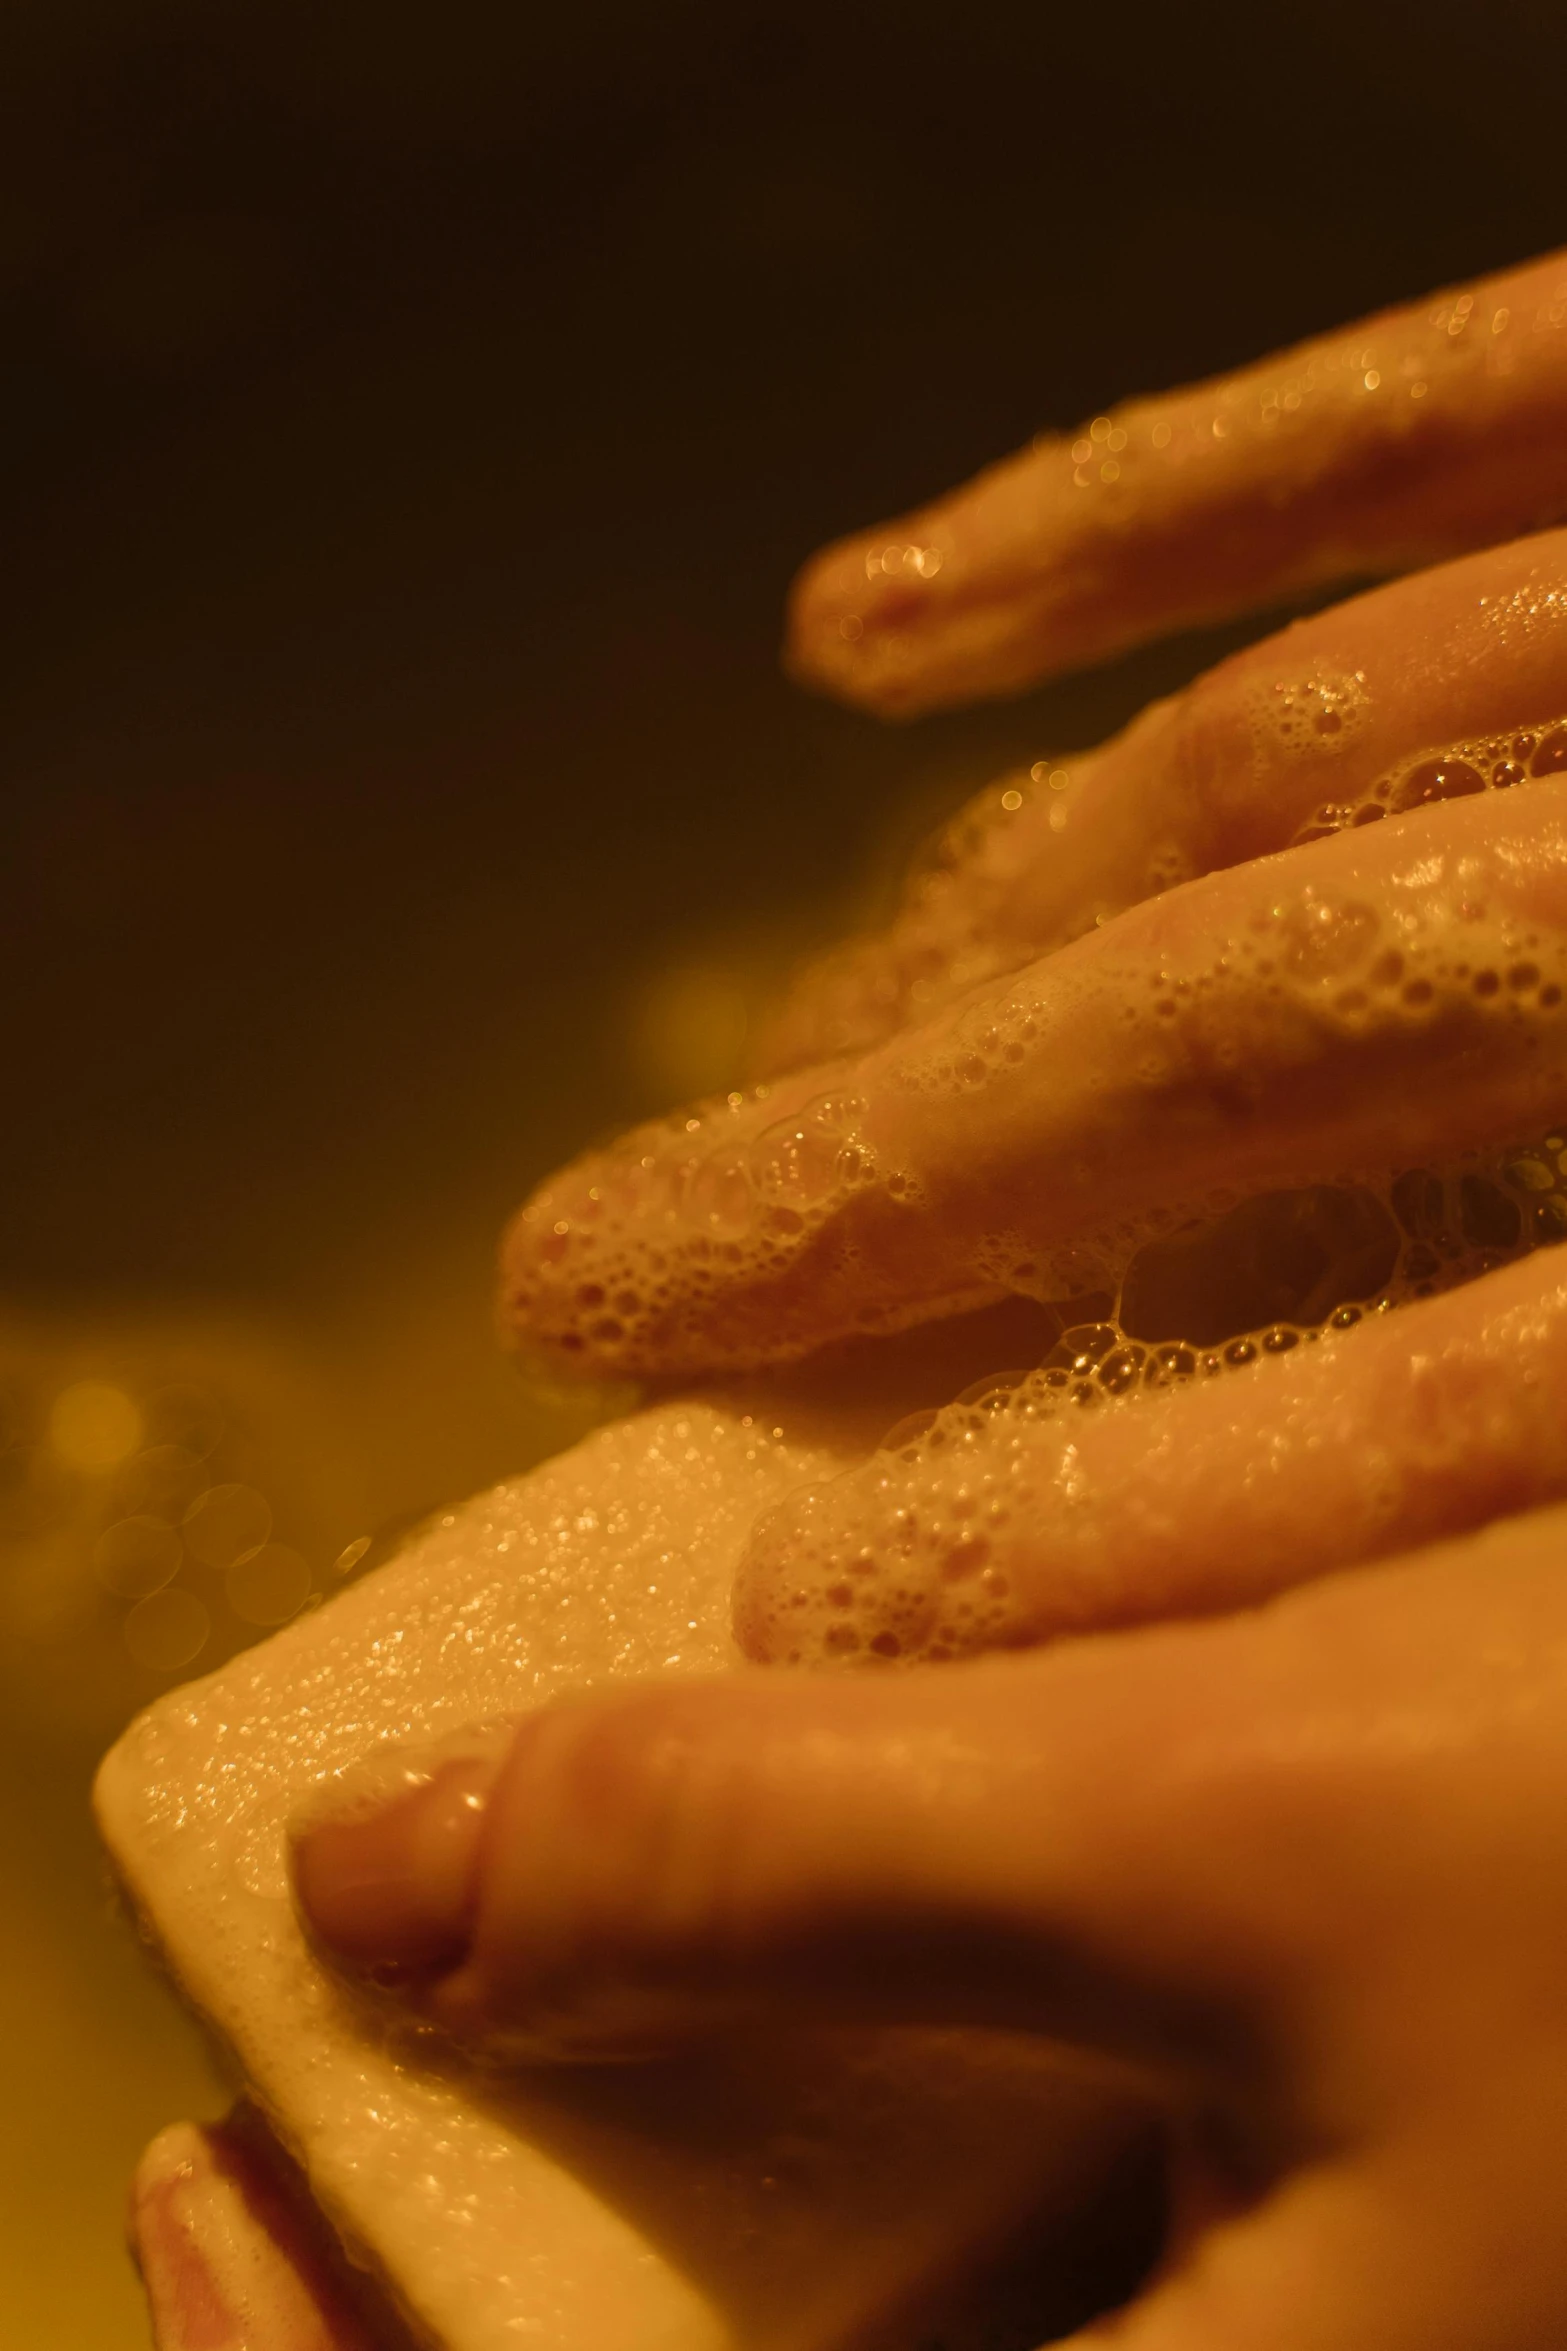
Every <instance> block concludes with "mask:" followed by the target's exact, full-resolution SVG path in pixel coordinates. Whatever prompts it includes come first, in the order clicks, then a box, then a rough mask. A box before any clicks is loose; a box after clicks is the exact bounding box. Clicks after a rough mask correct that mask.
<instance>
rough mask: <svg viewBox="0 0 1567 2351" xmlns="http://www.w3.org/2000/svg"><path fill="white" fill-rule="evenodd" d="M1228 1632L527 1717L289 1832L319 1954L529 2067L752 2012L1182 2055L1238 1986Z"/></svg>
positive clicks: (1251, 1689) (579, 1706) (733, 1687)
mask: <svg viewBox="0 0 1567 2351" xmlns="http://www.w3.org/2000/svg"><path fill="white" fill-rule="evenodd" d="M1243 1637H1244V1636H1243V1635H1241V1634H1239V1633H1237V1632H1236V1631H1235V1630H1233V1629H1232V1628H1231V1627H1229V1626H1225V1625H1220V1626H1213V1625H1209V1626H1202V1627H1190V1628H1174V1629H1169V1630H1163V1629H1161V1630H1159V1631H1157V1632H1151V1633H1146V1634H1142V1633H1139V1634H1132V1635H1124V1634H1123V1635H1121V1636H1119V1637H1118V1638H1116V1639H1114V1640H1108V1639H1107V1640H1091V1641H1084V1642H1080V1643H1077V1644H1074V1645H1071V1646H1069V1647H1063V1648H1059V1649H1055V1650H1052V1651H1047V1652H1043V1653H1036V1654H1033V1655H1030V1656H1027V1657H1010V1658H1001V1659H986V1660H981V1661H979V1662H977V1663H975V1664H972V1665H962V1666H951V1665H949V1666H942V1667H934V1668H927V1669H913V1670H909V1671H907V1672H903V1673H890V1674H887V1675H885V1676H869V1675H853V1676H845V1675H823V1676H820V1677H818V1676H812V1675H806V1674H799V1675H787V1676H784V1675H779V1676H776V1677H775V1676H772V1675H749V1674H739V1675H735V1676H731V1677H728V1678H725V1679H723V1680H720V1681H713V1682H709V1683H694V1682H693V1683H684V1684H680V1683H676V1684H669V1683H658V1684H648V1685H645V1686H640V1687H636V1688H633V1689H629V1690H624V1691H620V1692H617V1693H613V1694H603V1695H598V1696H595V1697H593V1698H590V1699H585V1700H578V1701H575V1702H572V1703H569V1704H565V1705H560V1706H555V1707H550V1708H547V1709H544V1710H542V1711H541V1712H539V1713H537V1714H535V1715H532V1716H530V1717H528V1718H527V1719H526V1720H525V1721H524V1722H523V1723H522V1724H521V1725H520V1727H519V1728H518V1730H517V1732H516V1733H515V1735H514V1737H513V1739H512V1742H511V1745H510V1747H509V1749H508V1751H507V1752H506V1753H505V1754H504V1756H503V1757H502V1759H501V1760H500V1761H499V1763H498V1764H491V1765H475V1764H474V1763H473V1762H472V1761H471V1760H469V1761H467V1762H465V1763H463V1764H462V1765H460V1766H456V1767H453V1768H452V1769H451V1770H449V1771H448V1772H446V1773H444V1774H438V1775H437V1776H436V1777H435V1778H433V1779H432V1780H430V1781H429V1782H428V1783H426V1784H425V1785H424V1786H422V1787H420V1788H419V1789H417V1790H416V1791H415V1792H414V1793H413V1794H411V1795H408V1796H404V1797H403V1798H401V1799H400V1800H399V1801H398V1802H397V1804H395V1805H394V1806H393V1807H391V1808H390V1809H388V1810H386V1811H383V1812H382V1813H380V1814H378V1815H374V1816H371V1817H370V1818H368V1819H364V1818H359V1819H354V1820H351V1821H344V1822H327V1823H325V1824H324V1825H318V1826H316V1827H314V1828H313V1829H311V1831H310V1832H309V1833H308V1834H307V1835H306V1836H305V1837H304V1838H303V1839H302V1840H301V1843H300V1845H299V1847H298V1849H297V1856H296V1871H297V1883H298V1889H299V1895H300V1900H301V1904H302V1907H303V1909H304V1912H305V1914H306V1917H307V1919H308V1921H309V1922H310V1924H311V1925H312V1926H313V1928H314V1930H315V1933H316V1935H317V1937H318V1938H319V1939H320V1940H321V1941H322V1942H323V1943H325V1944H326V1945H327V1946H328V1948H329V1949H330V1950H332V1951H334V1952H335V1953H336V1954H337V1955H339V1956H340V1957H343V1958H347V1959H349V1960H351V1961H353V1962H356V1963H359V1964H372V1965H374V1964H384V1963H387V1962H391V1963H394V1964H398V1965H401V1966H404V1967H407V1968H411V1969H413V1970H416V1971H419V1972H421V1973H422V1975H423V1978H424V1986H423V1996H424V1998H425V2000H426V2003H427V2004H428V2005H429V2006H431V2007H432V2008H433V2010H434V2011H435V2013H437V2014H438V2015H440V2016H441V2017H442V2018H443V2019H444V2020H445V2021H446V2022H448V2023H449V2024H452V2025H454V2026H457V2027H458V2028H459V2029H463V2030H467V2031H474V2032H493V2031H500V2032H503V2033H506V2034H508V2035H511V2036H515V2037H516V2038H517V2039H518V2040H519V2041H520V2043H521V2044H522V2045H525V2046H528V2047H530V2048H532V2049H534V2050H535V2051H538V2052H542V2053H545V2054H573V2053H575V2054H581V2053H583V2052H584V2051H587V2050H592V2049H596V2050H599V2051H601V2052H611V2051H618V2052H626V2051H632V2050H639V2049H645V2048H646V2047H648V2046H649V2045H650V2044H658V2043H662V2042H665V2041H667V2040H669V2039H670V2038H679V2037H682V2036H684V2035H687V2034H689V2033H691V2032H700V2031H709V2030H712V2029H715V2028H717V2027H719V2026H722V2025H725V2024H727V2023H730V2022H733V2021H736V2020H738V2019H740V2018H743V2017H744V2016H746V2015H748V2014H751V2013H754V2012H758V2011H761V2010H764V2009H765V2010H766V2011H767V2012H768V2013H769V2014H770V2015H774V2016H778V2015H787V2014H791V2013H792V2014H796V2015H799V2016H802V2017H807V2016H809V2017H814V2018H822V2017H830V2018H838V2019H849V2018H860V2019H868V2018H874V2019H876V2020H879V2021H883V2022H886V2021H896V2020H902V2021H909V2022H915V2021H917V2022H921V2023H947V2024H955V2023H964V2024H988V2025H994V2026H1002V2027H1010V2028H1017V2029H1024V2030H1031V2031H1042V2032H1049V2033H1053V2034H1057V2035H1064V2036H1069V2037H1073V2038H1076V2039H1079V2040H1082V2041H1084V2042H1087V2043H1092V2044H1096V2045H1100V2046H1104V2047H1107V2048H1110V2049H1112V2050H1116V2051H1118V2052H1121V2053H1123V2054H1124V2053H1131V2054H1134V2055H1139V2056H1145V2057H1146V2056H1150V2055H1152V2056H1154V2057H1155V2058H1156V2059H1161V2060H1168V2059H1170V2058H1171V2057H1172V2056H1174V2057H1178V2058H1183V2059H1184V2058H1187V2057H1189V2056H1190V2055H1191V2054H1192V2052H1193V2051H1194V2050H1196V2049H1199V2048H1200V2049H1201V2050H1202V2051H1203V2052H1204V2053H1205V2054H1208V2053H1211V2051H1212V2048H1213V2036H1214V2029H1215V2025H1216V2023H1217V2024H1218V2026H1219V2029H1220V2030H1221V2032H1222V2031H1223V2030H1224V2029H1226V2028H1225V2026H1224V2018H1225V2017H1226V2015H1227V2014H1229V2013H1232V2012H1235V2011H1236V2010H1237V2009H1240V2008H1243V2007H1244V2005H1245V2004H1246V2002H1247V2001H1248V1999H1249V1998H1250V1997H1251V1993H1252V1990H1253V1988H1254V1987H1256V1986H1260V1985H1262V1984H1263V1983H1264V1982H1265V1981H1266V1980H1267V1969H1266V1966H1265V1964H1264V1955H1263V1953H1262V1951H1261V1949H1260V1947H1259V1942H1258V1935H1257V1933H1256V1932H1255V1931H1254V1929H1253V1927H1252V1925H1251V1923H1250V1922H1251V1920H1252V1919H1253V1918H1254V1917H1255V1916H1256V1915H1258V1904H1257V1902H1256V1900H1255V1880H1256V1870H1255V1868H1254V1867H1251V1868H1247V1867H1239V1866H1237V1863H1236V1860H1235V1858H1234V1854H1233V1851H1232V1847H1233V1844H1234V1838H1235V1834H1236V1831H1235V1829H1234V1826H1233V1823H1230V1824H1229V1825H1226V1824H1227V1822H1228V1815H1229V1810H1230V1809H1231V1808H1228V1807H1226V1805H1225V1804H1224V1803H1223V1802H1222V1800H1221V1801H1218V1802H1215V1794H1214V1792H1215V1789H1216V1787H1218V1786H1220V1785H1221V1784H1222V1781H1223V1778H1224V1773H1223V1769H1222V1765H1221V1766H1220V1768H1219V1769H1218V1770H1217V1771H1216V1769H1215V1763H1214V1758H1215V1755H1216V1754H1218V1755H1220V1756H1222V1752H1223V1749H1224V1743H1225V1742H1224V1738H1223V1725H1224V1722H1225V1718H1226V1714H1227V1713H1228V1714H1229V1715H1230V1716H1232V1717H1234V1718H1236V1720H1237V1723H1238V1719H1239V1718H1238V1715H1237V1707H1238V1705H1239V1701H1238V1700H1237V1698H1236V1695H1235V1694H1236V1693H1237V1691H1240V1690H1245V1691H1246V1692H1247V1697H1246V1699H1245V1707H1246V1710H1247V1711H1248V1712H1253V1713H1255V1712H1256V1711H1258V1710H1259V1709H1260V1710H1261V1711H1262V1712H1263V1714H1264V1715H1265V1714H1266V1712H1267V1710H1268V1707H1269V1703H1270V1700H1269V1695H1268V1691H1267V1689H1266V1688H1265V1687H1263V1686H1262V1685H1263V1684H1265V1683H1266V1681H1267V1679H1268V1677H1267V1675H1265V1674H1264V1675H1262V1676H1259V1675H1258V1674H1257V1673H1256V1672H1253V1673H1251V1674H1250V1675H1249V1676H1248V1675H1247V1674H1245V1673H1244V1672H1242V1671H1240V1670H1239V1667H1238V1664H1237V1661H1236V1660H1235V1658H1234V1657H1233V1656H1232V1654H1231V1652H1232V1650H1233V1649H1234V1647H1235V1645H1236V1642H1237V1640H1238V1639H1240V1638H1243ZM1240 1748H1241V1749H1250V1750H1251V1753H1252V1756H1253V1759H1254V1758H1255V1742H1253V1741H1250V1740H1247V1739H1246V1738H1245V1737H1244V1736H1243V1737H1242V1738H1241V1740H1240ZM1237 1888H1240V1889H1243V1891H1242V1892H1241V1893H1238V1892H1237ZM1246 1890H1249V1896H1250V1898H1248V1893H1247V1891H1246ZM1263 1907H1264V1909H1265V1907H1266V1906H1265V1905H1264V1906H1263Z"/></svg>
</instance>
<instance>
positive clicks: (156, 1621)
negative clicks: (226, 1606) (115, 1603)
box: [125, 1591, 212, 1673]
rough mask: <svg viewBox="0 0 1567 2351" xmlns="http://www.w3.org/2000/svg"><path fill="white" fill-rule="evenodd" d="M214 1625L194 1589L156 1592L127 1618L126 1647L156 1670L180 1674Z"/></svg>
mask: <svg viewBox="0 0 1567 2351" xmlns="http://www.w3.org/2000/svg"><path fill="white" fill-rule="evenodd" d="M211 1628H212V1619H211V1618H210V1617H209V1615H208V1614H207V1611H206V1609H205V1608H204V1607H203V1605H202V1603H201V1602H200V1601H199V1600H198V1599H197V1597H196V1595H195V1593H194V1592H180V1591H172V1592H153V1593H151V1594H150V1595H149V1597H148V1598H147V1599H145V1600H138V1601H137V1603H136V1605H135V1607H134V1608H133V1609H132V1610H131V1612H130V1615H129V1616H128V1617H127V1618H126V1619H125V1646H126V1648H127V1649H128V1650H129V1651H130V1653H131V1655H132V1657H133V1658H134V1659H135V1661H136V1663H137V1664H138V1665H144V1666H147V1667H148V1668H149V1669H150V1670H151V1671H152V1672H153V1673H178V1671H179V1669H180V1667H181V1666H183V1665H189V1664H190V1663H191V1661H192V1660H193V1659H194V1658H196V1657H199V1656H200V1654H201V1651H202V1650H203V1648H204V1647H205V1646H206V1640H207V1635H208V1633H209V1632H210V1630H211Z"/></svg>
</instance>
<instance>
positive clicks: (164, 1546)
mask: <svg viewBox="0 0 1567 2351" xmlns="http://www.w3.org/2000/svg"><path fill="white" fill-rule="evenodd" d="M181 1555H182V1553H181V1545H180V1539H179V1536H178V1535H177V1534H176V1533H175V1532H174V1529H173V1528H172V1527H171V1526H170V1525H169V1523H168V1521H167V1520H166V1519H162V1518H146V1517H135V1518H117V1519H116V1520H115V1522H114V1524H113V1526H108V1527H105V1528H104V1530H103V1533H102V1534H101V1535H100V1536H99V1537H98V1540H97V1542H96V1543H95V1544H94V1545H93V1555H92V1563H93V1567H94V1569H95V1571H96V1573H97V1577H98V1581H99V1582H100V1583H101V1584H102V1585H103V1586H104V1588H105V1589H106V1590H107V1591H110V1592H113V1593H114V1594H116V1596H117V1597H118V1598H119V1599H121V1600H145V1599H146V1598H147V1596H148V1594H149V1593H152V1592H159V1591H161V1590H162V1589H163V1586H164V1585H165V1584H168V1583H172V1582H173V1580H174V1578H175V1576H176V1575H178V1573H179V1565H180V1558H181Z"/></svg>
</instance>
